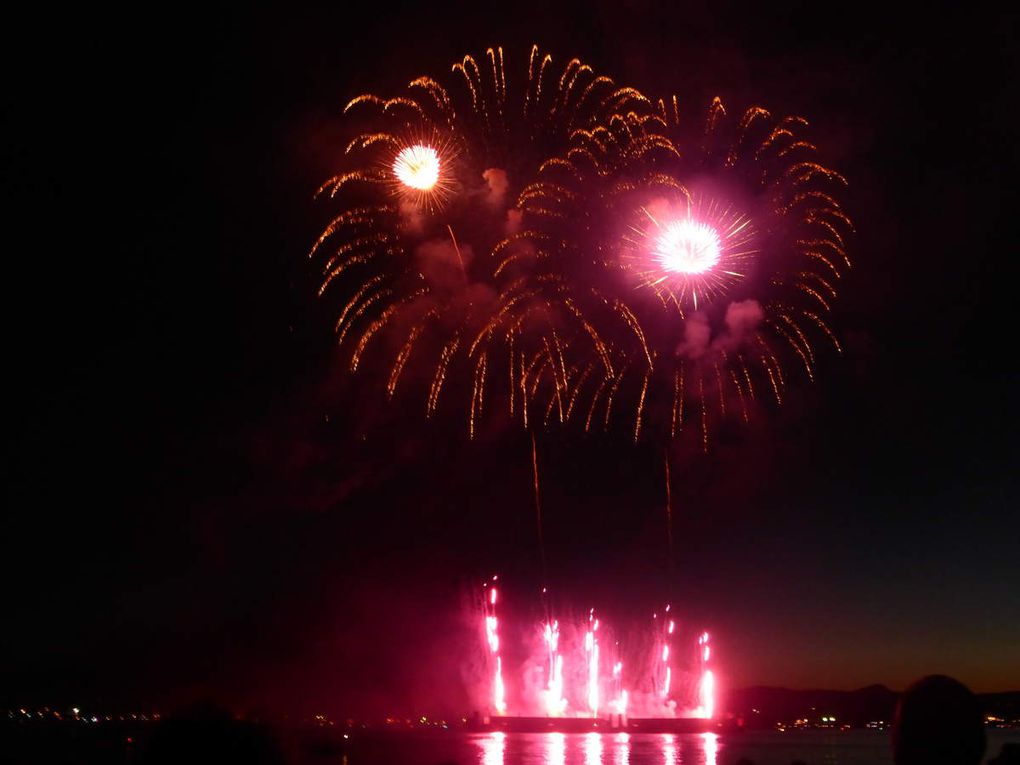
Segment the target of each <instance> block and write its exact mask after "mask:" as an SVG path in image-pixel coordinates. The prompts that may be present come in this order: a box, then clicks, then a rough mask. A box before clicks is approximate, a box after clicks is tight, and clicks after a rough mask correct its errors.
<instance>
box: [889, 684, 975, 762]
mask: <svg viewBox="0 0 1020 765" xmlns="http://www.w3.org/2000/svg"><path fill="white" fill-rule="evenodd" d="M892 745H893V761H894V762H895V763H896V765H978V763H980V762H981V757H982V756H983V755H984V753H985V726H984V720H983V719H982V717H981V708H980V707H979V706H978V701H977V697H976V696H975V695H974V694H973V693H971V692H970V689H969V688H967V686H965V685H964V684H963V683H961V682H959V681H957V680H954V679H953V678H951V677H946V676H945V675H929V676H928V677H924V678H921V679H920V680H918V681H917V682H916V683H914V684H913V685H912V686H910V687H909V688H907V690H905V691H904V692H903V695H902V696H901V697H900V700H899V703H898V704H897V705H896V718H895V719H894V721H893V728H892Z"/></svg>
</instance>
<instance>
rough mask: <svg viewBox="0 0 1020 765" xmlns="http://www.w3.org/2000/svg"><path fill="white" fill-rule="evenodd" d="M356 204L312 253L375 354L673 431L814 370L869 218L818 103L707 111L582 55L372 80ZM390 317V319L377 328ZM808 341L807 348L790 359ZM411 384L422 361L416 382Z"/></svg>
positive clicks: (510, 407) (491, 390) (576, 416)
mask: <svg viewBox="0 0 1020 765" xmlns="http://www.w3.org/2000/svg"><path fill="white" fill-rule="evenodd" d="M345 111H346V113H347V115H348V117H349V118H350V119H351V120H352V121H353V122H355V123H357V124H356V127H357V126H358V125H360V128H362V129H361V130H360V132H357V133H356V135H355V137H354V138H353V139H352V140H351V141H350V142H349V143H348V145H347V147H346V148H347V151H346V154H347V158H348V161H349V163H350V166H349V167H348V168H346V169H345V170H344V171H343V172H341V173H338V174H337V175H335V176H334V177H332V178H331V179H330V180H329V181H327V182H326V183H325V184H323V186H322V187H321V188H320V195H321V196H328V197H329V198H330V199H333V200H334V203H335V204H337V205H338V206H339V210H338V211H337V213H336V214H335V215H334V217H333V218H332V220H331V221H330V222H329V223H328V225H327V226H326V227H325V229H324V231H323V232H322V234H321V235H320V237H319V238H318V240H317V241H316V243H315V245H314V247H313V248H312V251H311V256H312V257H313V258H314V259H315V260H316V262H317V263H319V264H320V265H321V269H322V278H321V284H320V290H319V294H320V295H321V296H322V297H323V298H324V299H329V300H331V301H335V305H336V306H337V308H336V315H337V320H336V333H337V338H338V341H339V342H340V344H341V345H343V346H345V347H348V348H349V349H350V366H351V369H352V370H356V369H358V367H359V366H360V365H361V363H362V361H363V359H365V358H366V354H368V353H369V351H370V350H371V351H372V353H371V356H372V359H373V361H372V363H373V374H372V379H378V380H381V381H384V383H385V385H384V387H385V391H386V394H387V395H388V396H390V397H392V396H394V395H395V394H396V392H397V389H398V387H408V388H417V389H418V391H419V392H420V395H421V396H422V398H423V399H424V402H425V413H426V415H427V416H431V415H433V414H434V413H435V412H436V411H437V410H438V408H439V406H440V402H441V399H442V397H443V392H444V390H446V389H447V388H448V387H450V386H449V385H448V384H447V382H448V380H451V379H455V380H458V385H456V386H455V387H456V389H457V394H458V396H459V397H461V398H462V400H463V402H464V404H465V405H466V406H465V410H466V413H467V425H468V430H469V433H470V434H471V435H474V433H475V429H476V425H477V422H478V421H479V417H480V416H481V415H482V413H483V410H495V409H497V407H496V406H494V402H498V403H499V404H500V406H499V407H498V409H499V411H502V412H504V413H505V414H507V415H509V417H510V418H512V419H516V420H518V421H520V422H521V423H523V424H524V425H525V426H526V427H533V426H544V425H549V424H551V423H553V422H559V423H567V422H568V421H576V422H579V423H581V425H582V426H583V428H584V429H585V430H592V429H596V428H598V429H605V428H611V427H613V428H617V427H621V426H622V427H623V428H625V429H626V430H627V431H629V432H630V433H631V434H632V436H633V438H634V439H635V440H637V439H639V438H640V437H641V435H642V433H644V432H650V433H654V434H657V435H659V436H665V437H666V438H670V439H672V438H675V437H677V436H679V435H680V434H681V433H682V432H684V431H694V432H695V433H696V434H698V435H699V437H700V441H701V443H702V445H703V447H705V448H707V445H708V436H709V432H710V430H711V429H712V427H713V426H714V425H716V424H720V423H722V422H724V421H726V420H728V419H733V418H736V419H738V420H745V421H746V420H748V419H749V418H750V416H751V412H752V411H753V409H754V408H755V407H756V406H757V405H758V404H759V403H762V402H765V401H766V400H772V401H775V402H781V401H782V399H783V396H784V391H785V388H786V387H787V385H788V381H789V378H790V375H791V371H790V370H791V369H792V368H794V367H797V368H800V369H801V370H802V371H803V372H804V373H805V374H806V376H807V377H808V378H813V376H814V369H815V366H816V363H817V357H816V345H817V344H818V342H819V340H822V341H824V342H826V343H831V344H832V345H833V346H834V347H835V348H836V349H839V343H838V340H837V339H836V335H835V333H834V332H833V330H832V329H831V327H830V325H829V316H830V313H831V309H832V303H833V301H834V299H835V297H836V294H837V291H836V285H837V283H838V281H839V279H840V278H841V276H842V274H843V273H844V272H845V270H846V269H847V268H849V260H848V258H847V254H846V238H847V236H848V235H849V233H850V232H851V231H852V225H851V223H850V219H849V217H848V216H847V215H846V214H845V212H844V211H843V209H842V207H841V205H840V203H839V201H838V196H839V194H840V193H841V191H842V189H843V187H844V186H845V183H846V182H845V180H844V179H843V178H842V177H841V176H840V175H839V174H838V173H836V172H834V171H832V170H830V169H828V168H827V167H825V166H824V165H823V164H821V163H820V162H819V161H818V159H817V156H816V155H817V149H816V148H815V147H814V145H812V144H811V143H809V142H808V141H807V140H806V139H805V137H804V136H805V134H806V131H807V123H806V121H805V120H803V119H801V118H798V117H786V118H781V119H776V118H774V117H773V116H772V115H771V114H770V113H769V112H767V111H766V110H765V109H762V108H760V107H754V108H751V109H749V110H747V111H746V112H745V113H744V114H743V115H742V116H741V117H740V118H739V119H736V120H734V119H731V118H730V117H729V116H728V115H727V113H726V111H725V109H724V108H723V105H722V103H721V102H720V101H719V100H718V99H716V100H715V101H713V102H712V104H711V105H710V107H709V109H708V111H707V113H706V115H705V118H704V120H703V122H702V123H701V124H700V125H697V126H695V125H694V121H692V122H691V127H687V126H686V123H683V122H682V121H681V119H680V108H679V102H678V100H677V99H676V98H675V97H673V98H671V99H669V100H665V99H660V100H658V101H654V102H653V101H652V100H650V99H649V98H647V97H646V96H644V95H643V94H641V93H640V92H639V91H637V90H635V89H633V88H627V87H618V86H617V85H616V83H615V82H614V81H613V80H611V79H610V78H608V77H605V76H597V75H596V74H595V73H594V72H593V71H592V69H591V67H589V66H587V65H585V64H583V63H582V62H580V61H579V60H578V59H572V60H570V61H569V62H567V63H566V65H565V66H563V67H562V68H556V69H554V65H553V64H552V58H551V56H549V55H542V54H541V53H540V52H539V50H538V48H537V47H535V48H533V49H532V51H531V54H530V56H529V57H528V61H527V68H526V69H525V68H524V67H523V63H522V66H520V67H519V68H518V69H516V70H514V71H508V69H507V67H505V65H504V57H503V52H502V49H500V48H496V49H489V50H487V51H486V55H485V57H482V58H479V59H475V58H474V57H471V56H465V57H464V59H462V60H461V61H459V62H457V63H455V64H454V65H453V67H452V68H451V71H450V72H449V73H448V74H447V76H446V77H445V78H440V79H433V78H431V77H419V78H417V79H415V80H412V81H411V82H410V83H409V84H408V86H407V88H406V89H405V91H404V92H403V93H401V94H400V95H398V96H396V97H394V98H390V99H384V98H381V97H378V96H374V95H363V96H359V97H357V98H354V99H352V100H351V102H350V103H349V104H348V105H347V108H346V110H345ZM376 338H379V339H376ZM791 361H792V362H793V364H792V365H791ZM402 381H407V382H406V383H405V382H402Z"/></svg>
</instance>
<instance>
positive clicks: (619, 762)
mask: <svg viewBox="0 0 1020 765" xmlns="http://www.w3.org/2000/svg"><path fill="white" fill-rule="evenodd" d="M613 741H614V742H615V743H616V746H615V747H614V752H613V755H614V756H613V765H630V734H629V733H617V734H616V736H614V737H613Z"/></svg>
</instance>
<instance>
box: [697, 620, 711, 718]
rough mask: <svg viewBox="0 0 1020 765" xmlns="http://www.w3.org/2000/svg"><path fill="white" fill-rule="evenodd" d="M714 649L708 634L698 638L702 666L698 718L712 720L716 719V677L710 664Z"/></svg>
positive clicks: (699, 658)
mask: <svg viewBox="0 0 1020 765" xmlns="http://www.w3.org/2000/svg"><path fill="white" fill-rule="evenodd" d="M711 656H712V649H711V646H710V645H709V641H708V633H707V632H703V633H701V637H699V638H698V660H699V663H700V666H701V679H700V682H699V683H698V716H699V717H705V718H708V719H712V718H713V717H715V676H714V675H713V674H712V670H711V669H709V666H708V663H709V660H710V658H711Z"/></svg>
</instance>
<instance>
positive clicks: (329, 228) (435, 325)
mask: <svg viewBox="0 0 1020 765" xmlns="http://www.w3.org/2000/svg"><path fill="white" fill-rule="evenodd" d="M508 75H509V76H508ZM645 101H646V99H645V98H644V96H641V94H639V93H637V91H634V90H632V89H629V88H618V87H617V86H616V85H615V83H614V82H613V81H612V80H611V79H610V78H608V77H604V76H597V75H596V74H595V73H594V72H593V71H592V69H591V67H590V66H588V65H586V64H584V63H582V62H581V61H580V60H579V59H572V60H570V61H568V62H567V63H566V65H565V66H563V67H562V68H558V67H555V65H554V64H553V62H552V57H551V56H550V55H542V54H541V53H540V52H539V50H538V48H537V47H534V48H533V49H532V51H531V54H530V56H529V58H528V61H527V69H526V70H524V68H523V66H522V67H521V68H520V70H519V71H514V72H508V70H507V67H506V66H505V64H504V56H503V50H502V49H501V48H495V49H492V48H490V49H488V50H487V51H486V54H485V56H484V57H483V58H479V59H475V58H474V57H472V56H465V57H464V58H463V59H462V60H461V61H459V62H457V63H455V64H454V65H453V66H452V68H451V70H450V72H449V73H448V75H447V76H446V77H445V78H432V77H424V76H423V77H418V78H417V79H414V80H412V81H411V82H410V83H409V84H408V86H407V88H406V89H405V91H404V92H403V93H401V94H399V95H397V96H396V97H393V98H389V99H385V98H381V97H379V96H376V95H362V96H358V97H356V98H354V99H352V100H351V101H350V102H349V103H348V104H347V107H346V109H345V114H346V115H347V117H348V118H349V119H350V121H351V122H352V123H353V124H354V126H355V128H356V133H355V135H354V137H353V138H352V139H351V140H350V141H349V143H348V144H347V147H346V157H347V160H348V165H349V166H348V167H346V168H345V169H344V170H343V171H342V172H340V173H337V174H336V175H334V176H333V177H332V178H330V179H329V180H328V181H327V182H326V183H324V184H323V185H322V186H321V188H320V189H319V196H322V197H328V198H329V199H331V200H334V204H336V205H338V207H339V209H338V211H337V212H336V213H335V214H334V217H333V218H332V219H331V220H330V222H329V223H328V224H327V225H326V227H325V229H324V230H323V232H322V233H321V235H320V236H319V238H318V240H317V241H316V242H315V244H314V246H313V247H312V250H311V252H310V257H312V258H313V259H314V260H315V261H316V262H317V263H319V264H320V266H321V281H320V287H319V295H320V296H321V297H323V298H324V299H328V300H332V301H335V304H336V306H337V308H336V315H337V320H336V334H337V338H338V341H339V342H340V344H341V345H343V346H345V347H349V348H350V351H351V355H350V366H351V369H352V370H357V369H358V367H359V366H360V365H361V364H362V361H363V360H364V359H365V358H366V354H367V353H368V352H369V351H370V349H371V348H373V347H375V346H381V347H380V348H378V350H377V352H376V353H375V354H374V355H375V356H376V358H375V359H374V360H373V362H374V363H375V364H378V365H380V367H382V371H381V372H380V373H379V374H378V375H376V376H377V377H378V379H380V380H384V381H385V389H386V393H387V395H388V396H391V397H392V396H393V395H394V394H395V393H396V391H397V389H398V387H399V386H400V385H401V382H402V381H403V380H405V379H407V378H408V377H414V378H415V382H416V383H417V386H418V387H419V388H420V389H421V393H422V395H423V397H424V399H425V411H426V414H427V415H432V414H433V413H434V412H435V411H436V410H437V408H438V407H439V405H440V399H441V396H442V393H443V391H444V389H445V388H446V387H447V386H446V382H447V380H448V379H449V378H463V379H466V380H470V383H471V384H470V385H469V386H467V387H469V388H470V394H469V395H468V396H467V398H468V406H467V410H468V426H469V429H470V431H471V433H472V434H473V433H474V429H475V423H476V421H477V419H478V416H479V415H480V414H481V412H482V409H483V405H484V403H485V401H486V398H487V396H488V395H490V393H491V391H492V389H494V388H496V387H497V385H499V387H500V388H501V394H502V398H505V399H506V400H507V402H508V406H509V410H510V412H511V414H514V413H523V414H524V415H525V416H526V414H527V407H526V406H525V405H523V404H521V403H519V402H520V401H521V400H522V399H527V398H528V397H529V396H530V394H531V392H532V391H531V389H530V388H529V385H532V386H534V387H535V388H536V389H537V388H538V387H539V385H540V383H541V381H542V380H544V379H547V378H550V377H551V376H553V375H554V369H553V367H552V365H551V362H550V361H549V359H550V358H551V357H552V356H553V355H554V354H556V353H559V352H562V350H563V346H564V343H565V342H566V338H564V337H562V336H561V335H560V333H559V332H558V331H557V327H556V325H555V323H554V322H553V321H552V320H551V319H550V316H552V315H554V314H555V312H554V311H552V312H551V311H550V307H549V306H548V305H547V296H544V295H543V294H541V290H538V291H536V290H534V289H532V288H531V287H530V286H529V285H528V284H527V283H526V280H523V281H522V280H518V281H512V280H511V281H507V280H506V279H505V278H504V279H502V280H501V277H505V276H506V275H508V274H510V273H511V272H512V271H513V269H512V267H511V265H512V260H513V259H514V257H518V255H514V256H512V257H510V258H509V259H508V258H507V254H508V250H510V249H515V253H516V252H519V251H520V250H519V249H517V248H511V247H510V245H511V244H513V243H517V244H518V246H519V245H520V244H523V243H526V242H527V240H528V234H527V233H526V232H520V233H519V232H518V228H519V226H520V211H519V210H518V209H517V208H516V206H515V204H514V203H515V201H516V200H517V199H518V197H519V196H520V194H521V192H522V191H523V190H524V189H525V188H526V187H528V186H530V184H531V183H532V182H533V181H534V179H535V178H536V177H537V173H538V170H539V168H540V167H541V165H542V163H543V161H545V159H546V158H547V157H548V156H550V155H551V154H555V153H557V152H559V151H563V150H565V149H566V148H567V147H568V146H569V141H570V135H571V134H572V132H573V131H575V130H577V129H590V128H592V127H594V126H595V125H597V124H601V123H602V122H604V121H605V120H606V118H607V116H608V115H612V114H615V113H617V111H618V110H620V109H623V108H628V107H633V106H634V105H636V104H640V103H644V102H645ZM376 338H380V339H379V340H376ZM497 346H500V349H499V350H501V355H500V358H501V359H502V361H501V362H500V361H496V360H495V359H494V356H495V354H496V352H497ZM554 349H555V350H554ZM503 381H505V384H502V383H503ZM409 387H410V386H409ZM460 387H462V388H463V387H464V386H460Z"/></svg>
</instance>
